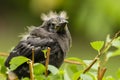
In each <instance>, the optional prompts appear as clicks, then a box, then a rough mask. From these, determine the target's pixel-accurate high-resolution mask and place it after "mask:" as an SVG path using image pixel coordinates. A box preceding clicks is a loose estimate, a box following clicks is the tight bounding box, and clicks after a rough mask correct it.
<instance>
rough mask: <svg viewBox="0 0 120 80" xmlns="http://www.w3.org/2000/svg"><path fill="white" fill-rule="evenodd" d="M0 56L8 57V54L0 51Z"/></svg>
mask: <svg viewBox="0 0 120 80" xmlns="http://www.w3.org/2000/svg"><path fill="white" fill-rule="evenodd" d="M0 56H4V57H8V56H9V54H7V53H3V52H0Z"/></svg>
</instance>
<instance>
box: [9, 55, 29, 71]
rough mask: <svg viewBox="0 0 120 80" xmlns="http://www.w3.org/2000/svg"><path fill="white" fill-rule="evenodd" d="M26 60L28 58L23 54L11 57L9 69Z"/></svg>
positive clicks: (13, 68)
mask: <svg viewBox="0 0 120 80" xmlns="http://www.w3.org/2000/svg"><path fill="white" fill-rule="evenodd" d="M28 60H29V59H28V58H26V57H23V56H18V57H14V58H12V60H11V61H10V70H15V69H16V68H17V67H19V66H20V65H22V64H23V63H25V62H27V61H28Z"/></svg>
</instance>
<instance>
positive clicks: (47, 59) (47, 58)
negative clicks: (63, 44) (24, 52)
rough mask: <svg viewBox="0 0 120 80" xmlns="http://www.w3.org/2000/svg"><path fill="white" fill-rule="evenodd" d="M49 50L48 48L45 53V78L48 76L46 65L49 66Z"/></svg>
mask: <svg viewBox="0 0 120 80" xmlns="http://www.w3.org/2000/svg"><path fill="white" fill-rule="evenodd" d="M50 50H51V48H50V47H48V49H47V53H46V54H47V56H46V61H45V67H46V70H45V76H48V64H49V57H50Z"/></svg>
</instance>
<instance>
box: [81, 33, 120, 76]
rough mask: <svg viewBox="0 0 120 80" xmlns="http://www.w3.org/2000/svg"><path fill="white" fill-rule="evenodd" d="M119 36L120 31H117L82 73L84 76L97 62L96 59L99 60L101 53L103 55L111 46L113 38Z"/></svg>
mask: <svg viewBox="0 0 120 80" xmlns="http://www.w3.org/2000/svg"><path fill="white" fill-rule="evenodd" d="M119 34H120V31H118V32H117V33H116V34H115V35H114V36H113V38H112V39H111V41H110V42H107V43H106V44H105V46H104V47H103V48H102V49H101V50H100V52H98V55H97V56H96V57H95V58H94V59H93V61H92V63H91V64H90V65H89V66H88V67H87V68H86V69H85V70H84V71H83V73H84V74H85V73H86V72H88V71H89V70H90V69H91V67H92V66H93V65H94V64H95V63H96V62H97V61H98V59H99V58H100V56H101V55H102V54H103V53H105V51H106V49H108V48H109V46H110V45H111V43H112V42H113V40H114V39H115V38H117V36H118V35H119Z"/></svg>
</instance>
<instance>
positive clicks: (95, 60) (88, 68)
mask: <svg viewBox="0 0 120 80" xmlns="http://www.w3.org/2000/svg"><path fill="white" fill-rule="evenodd" d="M97 60H98V58H95V59H94V60H93V61H92V63H91V64H90V65H89V66H88V67H87V68H86V69H85V70H84V71H83V74H85V73H86V72H87V71H89V70H90V68H91V67H92V66H93V65H94V64H95V63H96V62H97Z"/></svg>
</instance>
